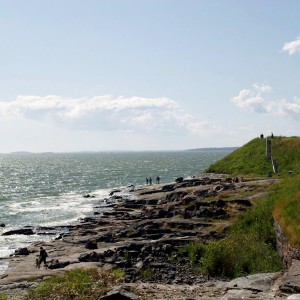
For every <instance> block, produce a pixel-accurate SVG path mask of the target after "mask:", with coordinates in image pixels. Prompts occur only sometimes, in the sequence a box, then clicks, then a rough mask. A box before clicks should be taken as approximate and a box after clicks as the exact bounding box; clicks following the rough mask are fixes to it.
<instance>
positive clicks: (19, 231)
mask: <svg viewBox="0 0 300 300" xmlns="http://www.w3.org/2000/svg"><path fill="white" fill-rule="evenodd" d="M14 234H23V235H32V234H34V232H33V230H32V229H29V228H23V229H16V230H10V231H7V232H4V233H2V235H14Z"/></svg>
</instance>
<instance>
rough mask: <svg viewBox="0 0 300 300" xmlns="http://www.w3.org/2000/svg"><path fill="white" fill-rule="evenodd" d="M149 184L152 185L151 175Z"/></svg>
mask: <svg viewBox="0 0 300 300" xmlns="http://www.w3.org/2000/svg"><path fill="white" fill-rule="evenodd" d="M149 184H150V185H152V178H151V177H149Z"/></svg>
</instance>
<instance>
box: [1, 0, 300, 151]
mask: <svg viewBox="0 0 300 300" xmlns="http://www.w3.org/2000/svg"><path fill="white" fill-rule="evenodd" d="M299 11H300V1H296V0H295V1H293V0H282V1H279V0H272V1H268V0H251V1H250V0H248V1H240V0H226V1H225V0H219V1H217V0H216V1H214V0H207V1H204V0H197V1H196V0H180V1H178V0H159V1H158V0H142V1H141V0H139V1H134V0H132V1H127V0H107V1H104V0H102V1H101V0H98V1H93V0H87V1H76V0H72V1H68V0H59V1H58V0H51V1H46V0H45V1H37V0H36V1H33V0H27V1H22V0H18V1H17V0H10V1H5V0H0V37H1V46H0V87H1V88H0V134H1V142H0V145H1V147H0V152H10V151H33V152H43V151H57V152H61V151H64V152H65V151H89V150H91V151H92V150H94V151H98V150H176V149H189V148H200V147H224V146H241V145H243V144H244V143H246V142H248V141H249V140H251V139H252V138H254V137H257V136H259V135H260V134H261V133H264V134H265V135H269V134H271V132H273V133H274V134H275V135H284V136H294V135H298V134H299V129H300V90H299V87H300V76H299V75H300V74H299V73H300V68H299V67H300V29H299V28H300V19H299V17H298V12H299Z"/></svg>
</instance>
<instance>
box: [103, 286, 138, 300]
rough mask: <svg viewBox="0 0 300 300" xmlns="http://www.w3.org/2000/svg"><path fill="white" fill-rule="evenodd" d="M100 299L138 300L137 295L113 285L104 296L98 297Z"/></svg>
mask: <svg viewBox="0 0 300 300" xmlns="http://www.w3.org/2000/svg"><path fill="white" fill-rule="evenodd" d="M100 299H101V300H138V299H139V296H137V295H136V294H134V293H132V292H130V291H127V290H125V289H124V288H123V287H122V286H118V287H115V288H114V289H113V290H111V291H110V292H108V293H107V294H106V295H105V296H103V297H101V298H100Z"/></svg>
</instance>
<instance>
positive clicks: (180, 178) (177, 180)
mask: <svg viewBox="0 0 300 300" xmlns="http://www.w3.org/2000/svg"><path fill="white" fill-rule="evenodd" d="M182 181H183V177H178V178H176V179H175V182H182Z"/></svg>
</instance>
